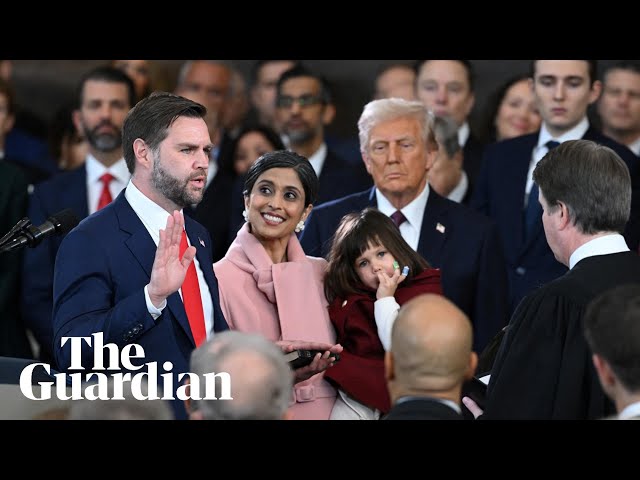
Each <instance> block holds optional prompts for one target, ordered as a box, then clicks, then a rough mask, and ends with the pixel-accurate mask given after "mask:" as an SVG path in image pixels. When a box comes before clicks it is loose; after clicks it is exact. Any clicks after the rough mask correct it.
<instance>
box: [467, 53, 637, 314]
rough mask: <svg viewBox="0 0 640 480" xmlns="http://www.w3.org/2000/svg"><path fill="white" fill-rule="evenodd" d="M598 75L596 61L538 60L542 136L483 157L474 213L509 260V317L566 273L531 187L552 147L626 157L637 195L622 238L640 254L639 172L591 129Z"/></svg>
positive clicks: (624, 153)
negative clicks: (487, 223)
mask: <svg viewBox="0 0 640 480" xmlns="http://www.w3.org/2000/svg"><path fill="white" fill-rule="evenodd" d="M596 67H597V65H596V62H595V60H535V61H534V62H533V65H532V79H531V80H530V82H531V87H532V89H533V93H534V96H535V100H536V104H537V106H538V109H539V111H540V115H541V116H542V127H541V129H540V131H539V132H536V133H533V134H530V135H523V136H521V137H516V138H513V139H510V140H505V141H503V142H498V143H496V144H493V145H491V146H489V147H487V149H486V150H485V155H484V159H483V164H482V168H481V172H480V175H479V179H478V182H477V185H476V188H475V191H474V195H473V198H472V201H471V206H472V207H474V208H476V209H477V210H478V211H479V212H481V213H484V214H486V215H489V217H491V218H492V219H494V220H495V222H496V224H497V225H498V229H499V231H500V236H501V240H502V244H503V246H504V250H505V257H506V260H507V271H508V275H509V286H510V303H511V311H513V310H515V308H516V307H517V305H518V303H519V302H520V300H521V299H522V298H523V297H524V296H525V295H526V294H527V293H529V292H531V291H532V290H533V289H535V288H537V287H540V286H541V285H544V284H546V283H548V282H550V281H551V280H553V279H555V278H557V277H559V276H561V275H563V274H564V273H566V271H567V268H566V266H564V265H562V264H561V263H560V262H558V261H556V259H555V258H554V256H553V253H552V252H551V249H550V248H549V245H548V244H547V241H546V240H545V236H544V231H543V228H542V219H541V217H542V209H541V207H540V204H539V202H538V200H537V197H538V195H537V187H535V189H534V183H533V169H534V168H535V166H536V164H537V163H538V161H540V159H542V157H543V156H544V155H545V154H546V153H547V152H548V151H549V148H550V147H551V148H553V146H554V145H558V144H560V143H562V142H565V141H567V140H578V139H586V140H593V141H595V142H596V143H599V144H601V145H605V146H607V147H610V148H611V149H613V150H614V151H615V152H616V153H617V154H618V155H620V157H621V158H622V160H623V161H624V162H625V163H626V164H627V167H628V168H629V171H630V173H631V180H632V189H633V194H632V206H631V217H630V219H629V222H628V223H627V228H626V230H625V233H624V236H625V239H626V241H627V244H628V245H629V247H630V248H631V249H632V250H636V249H637V247H638V241H639V239H640V232H638V225H639V222H638V220H639V218H638V215H639V214H640V211H639V210H638V202H639V201H640V195H639V194H640V191H639V190H638V188H639V187H640V184H639V180H640V177H639V175H640V171H639V169H640V164H639V162H638V159H637V158H636V157H635V155H634V154H633V153H632V152H631V151H630V150H629V149H628V148H626V147H624V146H623V145H620V144H618V143H616V142H614V141H613V140H611V139H610V138H608V137H606V136H604V135H602V134H601V133H599V132H598V131H596V130H594V129H593V128H591V127H590V126H589V121H588V119H587V107H588V106H589V105H590V104H591V103H593V102H595V101H596V100H597V99H598V96H599V95H600V90H601V84H600V82H599V81H597V80H596V78H597V77H596ZM550 141H551V142H555V143H551V144H549V143H548V142H550ZM576 188H584V187H582V186H581V187H576ZM532 191H533V192H534V194H533V195H532V196H531V198H532V203H531V205H530V203H529V198H530V196H529V194H530V193H531V192H532ZM532 209H533V210H532ZM535 209H537V211H536V210H535ZM527 219H529V220H527Z"/></svg>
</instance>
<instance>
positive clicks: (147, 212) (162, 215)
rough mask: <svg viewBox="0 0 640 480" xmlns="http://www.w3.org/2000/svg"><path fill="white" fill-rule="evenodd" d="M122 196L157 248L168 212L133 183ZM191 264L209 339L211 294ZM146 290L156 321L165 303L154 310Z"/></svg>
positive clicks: (145, 289)
mask: <svg viewBox="0 0 640 480" xmlns="http://www.w3.org/2000/svg"><path fill="white" fill-rule="evenodd" d="M124 195H125V198H126V199H127V201H128V202H129V205H131V208H133V211H134V212H135V213H136V215H138V218H140V221H142V223H143V224H144V226H145V228H146V229H147V231H148V232H149V235H151V238H152V239H153V241H154V243H155V244H156V246H157V245H158V243H159V242H160V229H164V228H166V226H167V218H169V212H167V211H166V210H165V209H164V208H162V207H161V206H160V205H158V204H157V203H155V202H153V201H152V200H150V199H149V198H147V197H146V196H145V195H144V194H143V193H142V192H141V191H140V190H138V188H137V187H136V186H135V185H134V184H133V182H129V184H128V185H127V189H126V190H125V192H124ZM187 243H189V236H187ZM193 262H194V264H195V266H196V273H197V275H198V285H199V286H200V296H201V297H202V309H203V311H204V327H205V331H206V333H207V338H210V337H211V336H213V301H212V300H211V292H210V291H209V285H208V284H207V282H206V280H205V279H204V275H203V273H202V268H201V267H200V262H198V258H197V257H194V259H193ZM207 268H213V265H207ZM148 289H149V285H146V286H145V287H144V298H145V300H146V302H147V310H149V313H150V314H151V316H152V317H153V319H154V320H156V319H157V318H158V317H159V316H160V315H161V314H162V310H164V308H165V307H166V306H167V301H166V300H165V301H164V302H163V303H162V305H160V307H159V308H156V307H155V306H154V305H153V303H151V299H150V298H149V290H148ZM178 292H179V293H180V297H182V289H180V290H178Z"/></svg>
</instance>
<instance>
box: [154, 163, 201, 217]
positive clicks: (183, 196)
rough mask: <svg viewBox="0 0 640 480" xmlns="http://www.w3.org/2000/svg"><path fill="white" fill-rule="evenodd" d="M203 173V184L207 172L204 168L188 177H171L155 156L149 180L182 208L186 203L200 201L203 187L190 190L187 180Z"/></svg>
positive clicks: (190, 203) (191, 203)
mask: <svg viewBox="0 0 640 480" xmlns="http://www.w3.org/2000/svg"><path fill="white" fill-rule="evenodd" d="M201 175H204V177H205V185H206V183H207V180H206V178H207V174H206V172H205V171H204V170H201V171H198V172H195V173H193V174H192V175H191V176H190V177H189V178H188V179H186V180H180V179H178V178H176V177H173V176H172V175H171V174H170V173H169V172H167V171H166V170H165V169H164V168H162V166H161V165H160V161H159V158H158V156H155V158H154V162H153V170H152V172H151V182H152V184H153V186H154V187H155V188H156V189H157V190H158V191H159V192H160V193H161V194H162V195H163V196H164V197H165V198H167V199H168V200H170V201H171V202H173V203H174V204H176V205H178V206H179V207H180V208H184V207H186V206H187V205H193V204H197V203H200V201H201V200H202V195H203V193H204V188H203V189H202V190H200V191H198V192H190V191H189V189H188V185H189V181H191V179H192V178H195V177H199V176H201Z"/></svg>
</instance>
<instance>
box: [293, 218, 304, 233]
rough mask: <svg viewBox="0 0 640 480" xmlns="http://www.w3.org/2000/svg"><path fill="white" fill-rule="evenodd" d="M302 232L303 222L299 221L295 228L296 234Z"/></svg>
mask: <svg viewBox="0 0 640 480" xmlns="http://www.w3.org/2000/svg"><path fill="white" fill-rule="evenodd" d="M302 230H304V220H300V221H299V222H298V224H297V225H296V228H295V231H296V233H300V232H301V231H302Z"/></svg>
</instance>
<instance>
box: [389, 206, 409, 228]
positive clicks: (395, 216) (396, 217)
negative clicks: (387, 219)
mask: <svg viewBox="0 0 640 480" xmlns="http://www.w3.org/2000/svg"><path fill="white" fill-rule="evenodd" d="M391 220H393V223H395V224H396V227H398V228H400V225H402V224H403V223H404V222H406V221H407V217H405V216H404V214H403V213H402V212H401V211H400V210H396V211H395V212H393V213H392V214H391Z"/></svg>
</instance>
